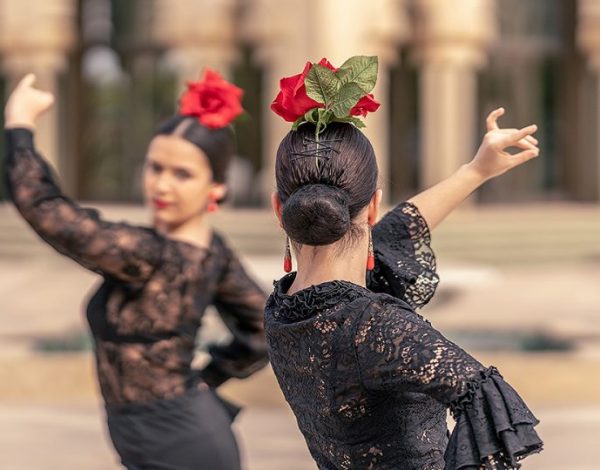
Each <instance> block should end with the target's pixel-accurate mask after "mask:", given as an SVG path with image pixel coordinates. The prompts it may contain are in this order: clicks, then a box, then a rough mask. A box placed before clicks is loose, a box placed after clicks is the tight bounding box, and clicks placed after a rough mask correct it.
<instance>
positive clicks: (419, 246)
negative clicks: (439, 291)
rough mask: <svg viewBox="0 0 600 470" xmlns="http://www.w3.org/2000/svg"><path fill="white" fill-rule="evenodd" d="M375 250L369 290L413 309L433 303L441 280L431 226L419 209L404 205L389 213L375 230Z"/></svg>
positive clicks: (369, 276)
mask: <svg viewBox="0 0 600 470" xmlns="http://www.w3.org/2000/svg"><path fill="white" fill-rule="evenodd" d="M373 248H374V252H375V268H374V269H373V271H370V272H369V274H368V279H367V284H368V287H369V289H370V290H372V291H374V292H384V293H386V294H390V295H393V296H394V297H396V298H398V299H401V300H404V301H405V302H407V303H409V304H410V305H411V306H412V307H413V308H418V307H422V306H423V305H425V304H427V303H428V302H429V300H431V298H432V297H433V294H434V293H435V290H436V288H437V285H438V283H439V277H438V275H437V273H436V259H435V254H434V253H433V250H432V248H431V234H430V232H429V227H428V225H427V222H426V221H425V219H424V218H423V216H422V215H421V213H420V212H419V209H418V208H417V206H415V205H414V204H412V203H410V202H404V203H402V204H399V205H398V206H396V207H395V208H394V209H392V210H391V211H390V212H388V213H387V214H386V215H385V216H384V217H383V218H382V219H381V220H380V221H379V222H378V223H377V224H376V225H375V226H374V227H373Z"/></svg>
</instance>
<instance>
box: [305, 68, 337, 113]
mask: <svg viewBox="0 0 600 470" xmlns="http://www.w3.org/2000/svg"><path fill="white" fill-rule="evenodd" d="M304 84H305V85H306V94H307V95H308V97H309V98H312V99H313V100H315V101H316V102H318V103H323V104H325V106H326V107H329V105H330V104H331V102H332V101H333V100H334V99H335V96H336V94H337V92H338V90H339V89H340V86H341V83H340V79H339V78H338V77H337V76H336V75H335V74H334V73H333V72H332V71H331V70H329V69H328V68H326V67H323V66H322V65H319V64H314V65H313V66H312V67H311V69H310V70H309V72H308V75H307V76H306V79H305V80H304Z"/></svg>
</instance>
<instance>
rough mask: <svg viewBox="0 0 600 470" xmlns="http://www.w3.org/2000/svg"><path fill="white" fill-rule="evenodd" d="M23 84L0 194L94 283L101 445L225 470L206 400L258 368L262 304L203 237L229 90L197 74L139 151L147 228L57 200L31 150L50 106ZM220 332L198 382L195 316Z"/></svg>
mask: <svg viewBox="0 0 600 470" xmlns="http://www.w3.org/2000/svg"><path fill="white" fill-rule="evenodd" d="M33 81H34V77H33V75H28V76H26V77H25V78H24V79H23V80H22V81H21V82H20V83H19V85H18V86H17V87H16V89H15V90H14V91H13V93H12V95H11V96H10V98H9V100H8V103H7V105H6V109H5V126H6V141H7V172H6V178H7V183H8V184H7V187H8V189H9V193H10V196H11V198H12V200H13V202H14V204H15V206H16V207H17V209H18V211H19V212H20V213H21V215H22V216H23V218H24V219H25V220H26V221H27V222H28V223H29V224H30V225H31V226H32V227H33V229H34V230H35V231H36V232H37V233H38V234H39V235H40V237H41V238H42V239H43V240H44V241H45V242H46V243H48V244H49V245H51V246H52V247H54V248H55V249H56V250H57V251H59V252H60V253H61V254H63V255H65V256H68V257H69V258H72V259H73V260H75V261H77V262H78V263H79V264H81V265H82V266H83V267H85V268H87V269H90V270H92V271H94V272H96V273H98V274H99V275H100V276H101V277H102V280H103V282H102V285H101V286H100V288H99V289H98V290H97V291H96V292H95V293H94V295H93V296H92V297H91V300H90V301H89V304H88V307H87V319H88V323H89V326H90V329H91V332H92V335H93V339H94V343H95V356H96V363H97V373H98V380H99V382H100V390H101V392H102V396H103V398H104V401H105V403H106V415H107V421H108V429H109V432H110V436H111V439H112V442H113V444H114V446H115V449H116V450H117V452H118V454H119V455H120V457H121V461H122V464H123V465H124V466H125V467H126V468H128V469H129V470H138V469H145V470H150V469H156V470H158V469H162V470H176V469H177V470H197V469H200V468H205V469H211V470H236V469H239V468H240V459H239V452H238V448H237V444H236V441H235V438H234V436H233V433H232V431H231V422H232V420H233V417H234V415H235V412H236V410H235V409H234V408H233V407H232V406H228V404H226V403H225V402H224V401H222V400H220V399H219V397H218V396H217V395H216V393H215V392H214V389H215V388H216V387H218V386H219V385H221V384H222V383H223V382H225V381H226V380H227V379H229V378H230V377H237V378H244V377H247V376H249V375H250V374H252V373H254V372H256V371H257V370H258V369H260V368H261V367H263V366H264V365H265V364H266V362H267V359H266V345H265V339H264V328H263V313H264V304H265V299H266V294H265V293H264V292H263V291H262V290H261V289H260V288H259V287H258V285H257V284H256V283H255V282H254V281H253V280H252V279H251V278H250V277H249V276H248V275H247V274H246V272H245V271H244V269H243V267H242V265H241V264H240V262H239V260H238V258H237V256H236V255H235V253H234V252H233V251H232V250H231V249H230V248H229V247H228V246H227V244H226V242H225V240H224V239H223V237H222V236H221V235H219V234H218V233H217V232H215V231H213V230H212V229H210V227H209V226H208V225H207V223H206V215H207V213H208V212H213V211H214V210H216V208H217V205H218V203H219V201H221V200H222V199H223V198H224V197H225V193H226V190H227V188H226V186H225V172H226V170H227V166H228V163H229V161H230V159H231V156H232V153H233V139H232V131H231V129H230V126H229V124H230V123H231V121H232V120H233V119H234V118H235V117H236V116H237V115H239V114H240V113H241V112H242V107H241V103H240V101H241V97H242V90H240V89H239V88H237V87H235V86H233V85H231V84H229V83H227V82H226V81H225V80H223V79H222V78H221V77H220V76H219V75H218V74H217V73H216V72H214V71H212V70H207V71H206V72H205V74H204V77H203V79H202V80H201V81H199V82H195V83H190V84H188V90H187V92H186V93H185V94H184V95H183V97H182V98H181V103H180V109H179V112H178V114H176V115H174V116H173V117H171V118H170V119H168V120H167V121H166V122H164V123H163V124H161V125H160V127H159V128H158V130H157V131H156V133H155V135H154V137H153V138H152V140H151V141H150V145H149V147H148V152H147V155H146V161H145V167H144V176H143V183H144V192H145V198H146V200H147V202H148V203H149V204H150V205H151V207H152V210H153V225H152V227H137V226H132V225H129V224H126V223H115V222H109V221H106V220H104V219H102V218H101V217H100V215H99V214H98V212H97V211H95V210H90V209H84V208H82V207H80V206H79V205H78V204H77V203H76V202H74V201H72V200H71V199H69V198H68V197H67V196H65V195H64V194H63V193H62V191H61V189H60V187H59V186H58V184H57V182H56V180H55V178H54V177H53V175H52V172H51V171H50V168H49V166H48V164H47V163H46V162H45V161H44V159H43V158H42V157H41V155H40V154H39V153H38V152H37V151H36V149H35V147H34V142H33V137H34V129H35V122H36V119H37V117H38V116H39V115H40V114H41V113H43V112H44V111H45V110H46V109H48V108H49V107H50V106H51V105H52V102H53V97H52V95H50V94H49V93H46V92H43V91H40V90H37V89H35V88H33ZM208 305H214V306H215V307H216V309H217V311H218V312H219V314H220V315H221V317H222V318H223V320H224V322H225V324H226V325H227V326H228V328H229V329H230V330H231V333H232V335H233V340H232V341H231V342H230V343H229V344H225V345H219V346H213V347H211V348H210V350H209V352H210V355H211V356H212V359H211V361H210V362H209V363H208V365H207V366H206V367H205V368H204V369H202V370H195V369H193V368H192V367H191V363H192V359H193V356H194V349H195V338H196V333H197V331H198V329H199V328H200V326H201V321H202V316H203V313H204V311H205V309H206V307H207V306H208Z"/></svg>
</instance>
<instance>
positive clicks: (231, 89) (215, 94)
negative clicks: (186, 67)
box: [179, 68, 244, 129]
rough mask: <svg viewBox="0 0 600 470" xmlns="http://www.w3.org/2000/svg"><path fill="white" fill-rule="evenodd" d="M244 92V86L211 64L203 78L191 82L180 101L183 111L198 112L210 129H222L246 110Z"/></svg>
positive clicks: (193, 113)
mask: <svg viewBox="0 0 600 470" xmlns="http://www.w3.org/2000/svg"><path fill="white" fill-rule="evenodd" d="M243 95H244V91H243V90H242V89H241V88H238V87H236V86H235V85H232V84H231V83H229V82H228V81H227V80H225V79H223V77H221V75H219V73H218V72H216V71H214V70H212V69H209V68H207V69H205V71H204V75H203V77H202V78H201V79H200V80H199V81H197V82H188V84H187V91H186V92H185V93H184V94H183V95H182V96H181V99H180V102H179V114H181V115H183V116H195V117H197V118H198V121H199V122H200V124H202V125H204V126H206V127H208V128H209V129H219V128H221V127H225V126H227V125H229V124H230V123H231V122H232V121H233V120H234V119H235V118H236V117H238V116H239V115H240V114H242V113H243V112H244V109H243V108H242V103H241V101H242V96H243Z"/></svg>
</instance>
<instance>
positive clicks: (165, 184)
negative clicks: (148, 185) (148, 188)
mask: <svg viewBox="0 0 600 470" xmlns="http://www.w3.org/2000/svg"><path fill="white" fill-rule="evenodd" d="M155 189H156V192H157V193H159V194H164V193H167V192H169V191H170V190H171V179H170V178H169V176H168V175H165V172H162V173H161V174H160V175H158V176H157V177H156V185H155Z"/></svg>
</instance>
